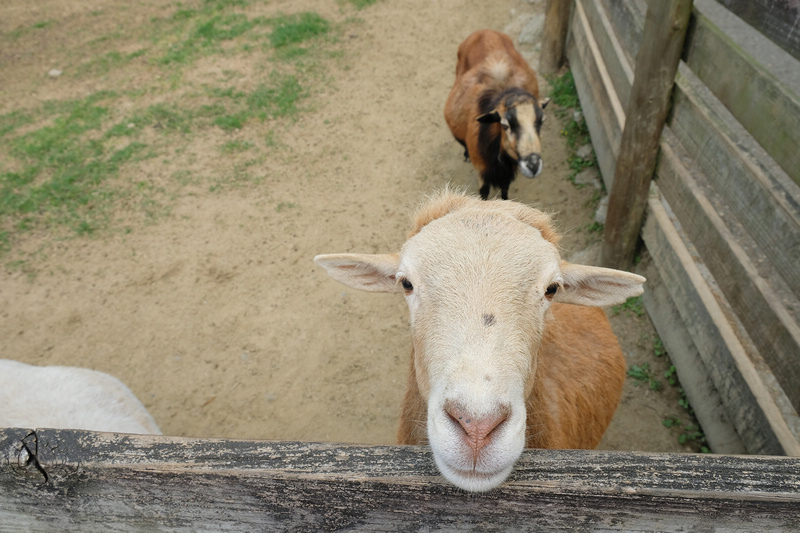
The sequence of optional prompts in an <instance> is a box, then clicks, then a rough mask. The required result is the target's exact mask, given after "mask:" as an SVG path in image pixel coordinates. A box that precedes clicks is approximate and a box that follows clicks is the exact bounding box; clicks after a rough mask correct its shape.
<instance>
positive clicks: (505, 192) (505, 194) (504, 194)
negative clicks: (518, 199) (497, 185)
mask: <svg viewBox="0 0 800 533" xmlns="http://www.w3.org/2000/svg"><path fill="white" fill-rule="evenodd" d="M500 198H502V199H503V200H508V187H504V188H502V189H500Z"/></svg>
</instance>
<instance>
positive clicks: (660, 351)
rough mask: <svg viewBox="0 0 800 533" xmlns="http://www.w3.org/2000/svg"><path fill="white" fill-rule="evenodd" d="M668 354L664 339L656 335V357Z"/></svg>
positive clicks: (654, 345)
mask: <svg viewBox="0 0 800 533" xmlns="http://www.w3.org/2000/svg"><path fill="white" fill-rule="evenodd" d="M666 354H667V350H666V348H665V347H664V341H662V340H661V338H660V337H656V338H655V340H654V341H653V355H655V356H656V357H662V356H664V355H666Z"/></svg>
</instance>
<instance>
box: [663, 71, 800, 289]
mask: <svg viewBox="0 0 800 533" xmlns="http://www.w3.org/2000/svg"><path fill="white" fill-rule="evenodd" d="M676 82H677V83H676V91H675V98H674V107H673V113H672V120H671V122H670V127H671V128H672V131H673V132H674V133H675V135H676V137H677V138H678V140H679V141H680V143H681V145H682V146H683V147H684V149H685V150H686V151H687V153H688V154H689V155H690V156H691V157H692V158H693V159H694V160H695V161H696V162H697V165H698V168H699V169H700V170H701V171H702V172H703V173H704V174H705V175H706V176H707V177H708V180H709V183H710V184H711V185H712V186H713V187H714V189H715V190H716V191H717V192H718V193H719V195H720V196H721V197H722V198H723V199H724V201H725V203H726V204H727V205H728V206H729V207H730V208H731V209H732V210H733V212H734V213H735V214H736V215H737V216H738V218H739V221H740V222H741V223H742V225H743V226H744V227H745V228H746V229H747V232H748V233H750V235H752V237H753V239H755V240H756V241H757V242H758V243H759V245H760V247H761V248H762V250H763V251H764V253H765V254H766V255H767V257H768V258H769V260H770V262H771V263H772V265H773V266H774V268H775V269H776V271H777V272H778V273H779V274H780V276H781V277H782V278H783V279H784V280H785V281H786V283H787V284H788V286H789V288H790V289H791V290H792V292H794V294H795V296H798V297H800V269H798V268H797V265H798V264H800V189H798V188H797V186H796V185H795V184H794V183H793V182H791V181H790V180H783V179H781V172H782V171H781V170H780V169H779V168H775V167H770V166H769V165H770V161H771V160H770V158H769V156H768V155H766V154H765V153H764V152H763V150H762V149H760V148H759V147H758V146H757V145H756V144H755V142H754V141H753V140H752V138H750V137H749V135H748V134H747V132H746V131H744V130H743V129H742V128H741V126H739V125H738V124H737V123H736V121H735V119H734V118H733V117H732V116H731V114H730V113H729V112H728V111H727V110H725V109H724V107H722V106H721V104H720V103H719V102H718V101H717V100H716V99H715V98H714V96H713V95H712V94H710V92H709V91H708V89H706V88H705V87H703V86H702V84H701V83H700V82H699V81H698V80H697V78H696V77H695V76H694V75H693V74H692V72H691V71H689V69H688V68H686V66H685V65H681V67H680V69H679V73H678V76H677V77H676ZM798 153H800V150H798ZM784 176H785V175H784Z"/></svg>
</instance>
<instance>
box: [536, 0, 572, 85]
mask: <svg viewBox="0 0 800 533" xmlns="http://www.w3.org/2000/svg"><path fill="white" fill-rule="evenodd" d="M572 4H573V0H547V7H545V18H544V32H542V52H541V54H539V72H541V73H542V74H554V73H556V72H558V70H559V69H560V68H561V65H563V64H564V55H565V54H564V49H565V45H566V42H567V30H568V28H569V14H570V11H572Z"/></svg>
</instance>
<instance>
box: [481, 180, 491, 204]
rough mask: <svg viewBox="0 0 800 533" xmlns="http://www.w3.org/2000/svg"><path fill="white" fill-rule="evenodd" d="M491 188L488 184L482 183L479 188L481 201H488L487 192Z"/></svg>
mask: <svg viewBox="0 0 800 533" xmlns="http://www.w3.org/2000/svg"><path fill="white" fill-rule="evenodd" d="M491 188H492V186H491V185H489V184H488V183H484V184H483V187H481V190H480V193H481V200H488V199H489V190H490V189H491Z"/></svg>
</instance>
